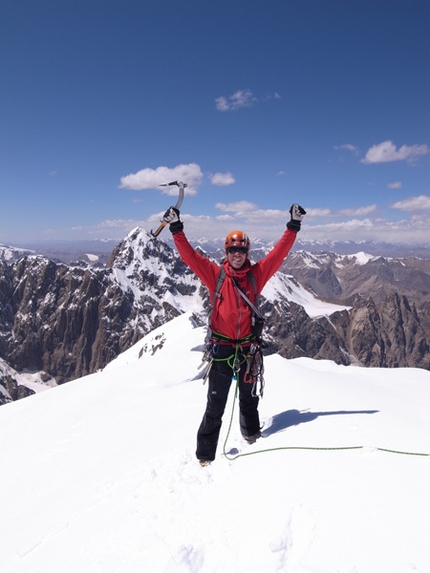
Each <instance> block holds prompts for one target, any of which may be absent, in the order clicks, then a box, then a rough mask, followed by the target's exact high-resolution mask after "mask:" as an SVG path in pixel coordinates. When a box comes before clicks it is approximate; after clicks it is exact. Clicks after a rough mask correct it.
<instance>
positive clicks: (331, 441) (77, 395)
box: [0, 313, 430, 573]
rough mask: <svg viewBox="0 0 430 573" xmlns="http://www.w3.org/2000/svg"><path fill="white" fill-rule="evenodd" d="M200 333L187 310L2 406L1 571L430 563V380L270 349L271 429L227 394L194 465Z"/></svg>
mask: <svg viewBox="0 0 430 573" xmlns="http://www.w3.org/2000/svg"><path fill="white" fill-rule="evenodd" d="M203 337H204V329H203V328H202V327H197V325H196V323H195V321H194V320H193V317H192V314H191V313H185V314H183V315H181V316H179V317H177V318H175V319H173V320H171V321H170V322H168V323H166V324H164V325H163V326H161V327H159V328H157V329H155V330H154V331H153V332H151V333H150V334H148V335H146V336H145V337H143V338H142V339H141V340H140V341H139V342H138V343H136V344H135V345H134V346H133V347H131V348H130V349H129V350H127V351H126V352H123V353H122V354H121V355H120V356H118V357H117V358H116V359H115V360H113V361H112V362H111V363H110V364H109V365H108V366H106V367H105V368H104V369H103V371H99V372H97V373H94V374H92V375H89V376H86V377H84V378H82V379H79V380H75V381H73V382H70V383H69V384H65V385H62V386H59V387H57V388H54V389H52V390H50V391H49V392H43V393H38V394H36V395H34V396H30V397H29V398H26V399H25V400H20V401H18V402H14V403H12V404H7V405H5V406H3V407H2V408H0V433H1V436H2V472H1V476H0V484H1V491H2V493H3V496H2V511H1V512H0V539H1V541H2V551H1V552H0V571H2V572H5V573H6V572H7V573H58V572H59V571H61V573H77V572H79V573H95V572H100V573H141V572H142V571H148V572H151V573H220V572H222V573H251V572H252V573H280V572H288V573H310V572H312V573H335V572H336V573H427V571H429V570H430V553H429V551H428V532H429V531H430V496H429V495H428V484H429V483H430V463H429V462H430V460H429V457H430V438H429V437H430V418H429V416H428V404H429V400H430V372H428V371H425V370H419V369H413V368H409V369H402V368H398V369H376V368H356V367H352V366H348V367H345V366H338V365H335V364H334V363H333V362H329V361H314V360H311V359H308V358H298V359H294V360H286V359H283V358H281V357H280V356H279V355H273V356H269V357H267V358H266V359H265V365H266V373H265V377H266V391H265V396H264V398H263V400H262V401H261V403H260V414H261V419H262V422H264V428H263V437H262V438H261V439H260V440H259V441H257V443H256V444H254V445H252V446H249V445H247V444H246V443H244V441H243V440H242V439H241V437H240V432H239V428H238V407H237V403H234V400H233V397H234V392H233V388H232V389H231V393H230V400H229V403H228V405H227V409H226V413H225V416H224V423H223V428H222V433H221V439H220V445H219V449H218V452H217V459H216V460H215V462H214V463H213V464H212V466H209V467H206V468H201V467H200V466H199V465H198V464H197V462H196V459H195V456H194V450H195V435H196V431H197V427H198V425H199V423H200V420H201V417H202V415H203V410H204V406H205V401H206V391H207V389H206V386H203V385H202V381H201V379H199V377H198V374H199V369H198V365H199V364H200V360H201V352H200V347H201V342H202V339H203ZM230 421H231V428H230Z"/></svg>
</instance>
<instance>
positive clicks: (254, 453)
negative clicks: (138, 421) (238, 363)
mask: <svg viewBox="0 0 430 573" xmlns="http://www.w3.org/2000/svg"><path fill="white" fill-rule="evenodd" d="M238 389H239V380H237V382H236V387H235V391H234V398H233V405H232V408H231V416H230V423H229V426H228V430H227V434H226V437H225V440H224V445H223V455H224V457H225V458H226V459H227V460H229V461H234V460H237V459H238V458H244V457H246V456H256V455H257V454H265V453H268V452H277V451H280V450H305V451H308V450H311V451H322V452H328V451H340V450H362V449H364V448H366V446H338V447H318V446H279V447H277V448H266V449H263V450H256V451H255V452H243V453H239V454H236V455H234V456H231V455H230V454H229V453H228V452H227V451H226V447H227V441H228V439H229V437H230V432H231V427H232V425H233V415H234V406H235V403H236V398H237V393H238ZM372 449H375V450H377V451H380V452H388V453H390V454H399V455H404V456H422V457H428V456H430V454H426V453H421V452H406V451H402V450H392V449H389V448H379V447H376V448H374V447H373V446H372Z"/></svg>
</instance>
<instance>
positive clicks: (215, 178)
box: [209, 171, 236, 187]
mask: <svg viewBox="0 0 430 573" xmlns="http://www.w3.org/2000/svg"><path fill="white" fill-rule="evenodd" d="M209 178H210V180H211V183H212V185H218V186H219V187H227V186H228V185H233V183H235V182H236V180H235V178H234V177H233V175H232V174H231V173H230V172H229V171H228V172H227V173H211V174H210V175H209Z"/></svg>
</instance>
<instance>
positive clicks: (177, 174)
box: [119, 163, 203, 195]
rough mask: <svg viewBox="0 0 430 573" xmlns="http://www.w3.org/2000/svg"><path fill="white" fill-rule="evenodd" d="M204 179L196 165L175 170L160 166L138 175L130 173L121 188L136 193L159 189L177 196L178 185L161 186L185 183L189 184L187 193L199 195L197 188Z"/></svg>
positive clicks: (188, 165)
mask: <svg viewBox="0 0 430 573" xmlns="http://www.w3.org/2000/svg"><path fill="white" fill-rule="evenodd" d="M202 177H203V174H202V172H201V169H200V166H199V165H197V164H196V163H189V164H187V165H177V166H176V167H173V168H169V167H164V166H160V167H157V168H156V169H151V168H149V167H148V168H146V169H141V170H140V171H138V172H137V173H130V174H129V175H125V176H123V177H121V180H120V185H119V188H120V189H132V190H134V191H141V190H143V189H159V190H161V191H162V192H163V193H165V194H166V195H177V194H178V188H177V187H176V185H173V186H170V187H169V186H168V187H160V185H163V184H165V183H170V182H171V181H183V182H184V183H187V188H186V193H187V194H188V195H195V194H196V193H197V190H196V187H198V185H199V184H200V182H201V179H202Z"/></svg>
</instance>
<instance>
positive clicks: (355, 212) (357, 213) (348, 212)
mask: <svg viewBox="0 0 430 573" xmlns="http://www.w3.org/2000/svg"><path fill="white" fill-rule="evenodd" d="M376 209H377V205H367V206H366V207H357V208H352V209H340V210H339V211H337V212H336V214H338V215H342V216H346V217H365V216H367V215H370V213H373V212H374V211H376Z"/></svg>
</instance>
